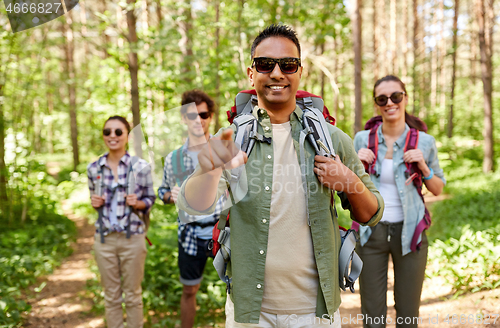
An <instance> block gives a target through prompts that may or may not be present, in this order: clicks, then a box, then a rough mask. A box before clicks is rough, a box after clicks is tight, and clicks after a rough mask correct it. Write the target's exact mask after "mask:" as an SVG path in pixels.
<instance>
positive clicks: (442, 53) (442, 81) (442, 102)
mask: <svg viewBox="0 0 500 328" xmlns="http://www.w3.org/2000/svg"><path fill="white" fill-rule="evenodd" d="M439 24H440V25H441V28H440V31H439V37H440V40H439V66H440V75H439V85H440V87H439V94H440V99H439V107H440V108H442V109H445V108H446V85H447V84H446V76H447V74H446V39H445V37H444V33H443V31H444V30H445V28H446V26H445V21H444V0H441V1H440V2H439ZM443 120H444V117H443ZM443 123H444V122H443ZM443 130H444V128H443Z"/></svg>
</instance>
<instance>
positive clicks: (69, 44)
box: [62, 11, 80, 171]
mask: <svg viewBox="0 0 500 328" xmlns="http://www.w3.org/2000/svg"><path fill="white" fill-rule="evenodd" d="M65 18H66V19H65V20H64V21H63V24H62V28H63V35H64V50H65V55H66V58H65V64H66V65H65V66H66V78H67V81H66V83H67V86H68V98H69V120H70V128H71V146H72V147H73V170H75V171H76V168H77V166H78V164H80V158H79V150H78V123H77V119H76V86H75V83H76V74H75V64H74V49H75V43H74V38H73V30H72V24H73V15H72V11H69V12H68V13H67V14H66V15H65Z"/></svg>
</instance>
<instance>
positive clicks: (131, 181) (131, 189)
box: [126, 156, 139, 239]
mask: <svg viewBox="0 0 500 328" xmlns="http://www.w3.org/2000/svg"><path fill="white" fill-rule="evenodd" d="M138 161H139V157H137V156H132V157H131V158H130V163H129V165H128V169H127V180H126V181H127V195H130V194H133V193H135V187H136V183H135V175H134V165H135V164H136V163H137V162H138ZM129 210H130V211H129V213H128V216H127V228H126V230H127V239H130V234H131V232H130V216H131V215H132V213H136V210H135V209H134V208H133V207H132V206H130V208H129ZM136 215H137V213H136Z"/></svg>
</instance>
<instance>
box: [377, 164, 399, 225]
mask: <svg viewBox="0 0 500 328" xmlns="http://www.w3.org/2000/svg"><path fill="white" fill-rule="evenodd" d="M393 165H394V161H393V160H392V159H388V158H384V160H383V161H382V171H381V172H380V186H379V189H378V190H379V192H380V194H381V195H382V198H384V203H385V209H384V215H383V216H382V219H381V220H380V221H384V222H391V223H396V222H402V221H403V220H404V212H403V204H402V203H401V199H400V198H399V192H398V187H397V186H396V179H395V178H394V169H393Z"/></svg>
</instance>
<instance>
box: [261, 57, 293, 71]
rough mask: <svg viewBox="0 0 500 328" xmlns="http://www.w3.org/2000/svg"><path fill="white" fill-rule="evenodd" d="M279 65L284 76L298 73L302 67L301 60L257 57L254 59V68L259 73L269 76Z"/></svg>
mask: <svg viewBox="0 0 500 328" xmlns="http://www.w3.org/2000/svg"><path fill="white" fill-rule="evenodd" d="M276 64H278V65H279V67H280V69H281V71H282V72H283V74H293V73H297V71H298V70H299V67H300V58H294V57H286V58H269V57H256V58H254V59H253V62H252V67H255V69H256V70H257V72H259V73H263V74H267V73H271V72H272V71H273V70H274V67H276Z"/></svg>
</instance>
